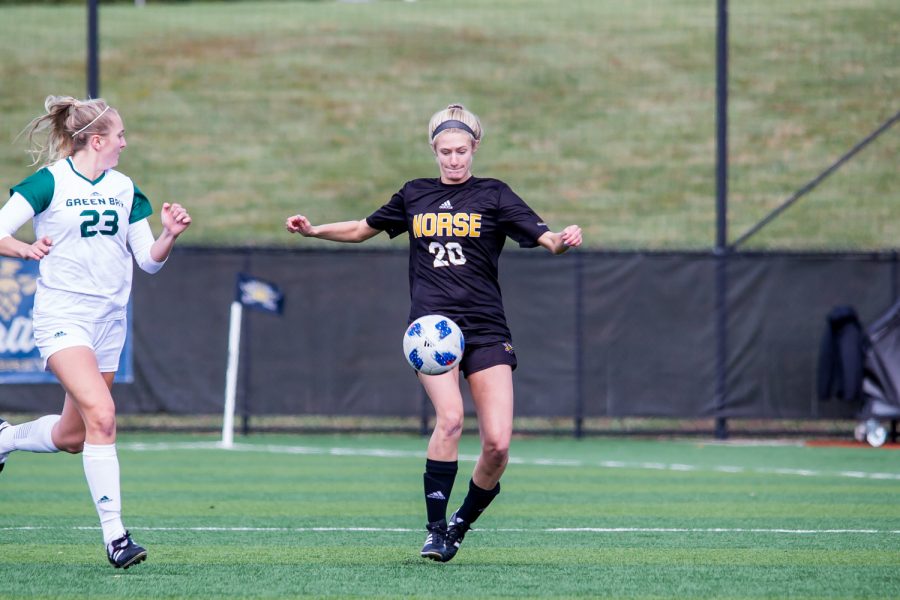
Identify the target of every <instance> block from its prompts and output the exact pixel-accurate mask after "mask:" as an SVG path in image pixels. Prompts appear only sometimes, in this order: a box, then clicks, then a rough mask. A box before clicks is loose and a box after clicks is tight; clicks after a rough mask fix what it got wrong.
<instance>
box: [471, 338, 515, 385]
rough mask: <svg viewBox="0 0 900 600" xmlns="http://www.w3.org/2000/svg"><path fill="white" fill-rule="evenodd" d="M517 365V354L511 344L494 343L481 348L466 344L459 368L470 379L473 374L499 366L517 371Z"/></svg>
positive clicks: (480, 346)
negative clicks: (505, 366)
mask: <svg viewBox="0 0 900 600" xmlns="http://www.w3.org/2000/svg"><path fill="white" fill-rule="evenodd" d="M517 364H518V363H517V362H516V352H515V350H513V346H512V344H511V343H510V342H494V343H492V344H484V345H479V346H474V345H473V346H470V345H468V344H466V350H465V352H463V357H462V360H461V361H460V363H459V368H460V370H461V371H462V373H463V375H464V376H466V377H468V376H469V375H471V374H472V373H477V372H478V371H483V370H484V369H489V368H490V367H496V366H497V365H509V366H510V367H512V370H513V371H515V370H516V365H517Z"/></svg>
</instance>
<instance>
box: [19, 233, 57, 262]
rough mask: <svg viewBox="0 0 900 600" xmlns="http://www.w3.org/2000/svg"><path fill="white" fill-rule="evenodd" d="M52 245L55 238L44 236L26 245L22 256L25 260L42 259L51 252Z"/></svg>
mask: <svg viewBox="0 0 900 600" xmlns="http://www.w3.org/2000/svg"><path fill="white" fill-rule="evenodd" d="M51 246H53V240H51V239H50V238H48V237H42V238H41V239H39V240H36V241H35V242H34V243H33V244H31V245H30V246H25V247H24V248H23V249H22V258H24V259H25V260H41V259H42V258H44V257H45V256H47V255H48V254H50V247H51Z"/></svg>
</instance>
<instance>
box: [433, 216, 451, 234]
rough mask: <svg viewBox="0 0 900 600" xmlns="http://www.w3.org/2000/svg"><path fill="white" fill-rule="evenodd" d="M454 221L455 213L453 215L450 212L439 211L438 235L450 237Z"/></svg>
mask: <svg viewBox="0 0 900 600" xmlns="http://www.w3.org/2000/svg"><path fill="white" fill-rule="evenodd" d="M452 223H453V215H451V214H450V213H438V215H437V234H438V237H450V235H451V225H452Z"/></svg>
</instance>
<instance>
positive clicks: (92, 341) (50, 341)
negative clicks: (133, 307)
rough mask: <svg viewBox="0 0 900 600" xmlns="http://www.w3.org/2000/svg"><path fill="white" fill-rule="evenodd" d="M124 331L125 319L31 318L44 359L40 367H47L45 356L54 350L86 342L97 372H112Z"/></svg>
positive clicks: (122, 342)
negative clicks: (101, 320) (93, 321)
mask: <svg viewBox="0 0 900 600" xmlns="http://www.w3.org/2000/svg"><path fill="white" fill-rule="evenodd" d="M127 332H128V320H127V319H119V320H116V321H104V322H102V323H91V322H89V321H73V320H71V319H66V320H65V321H63V320H54V319H40V320H38V319H35V321H34V341H35V344H37V347H38V350H39V351H40V353H41V358H43V359H44V370H46V369H47V359H49V358H50V357H51V356H53V354H55V353H56V352H59V351H60V350H64V349H65V348H72V347H74V346H87V347H88V348H90V349H91V350H93V351H94V355H95V356H96V357H97V366H99V367H100V372H101V373H115V372H116V371H118V370H119V357H120V356H121V355H122V348H123V347H124V346H125V334H126V333H127Z"/></svg>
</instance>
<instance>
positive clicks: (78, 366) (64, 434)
mask: <svg viewBox="0 0 900 600" xmlns="http://www.w3.org/2000/svg"><path fill="white" fill-rule="evenodd" d="M47 364H48V365H49V366H50V369H51V370H52V371H53V373H54V374H55V375H56V377H57V378H58V379H59V381H60V383H62V385H63V387H64V388H65V390H66V400H67V405H68V406H69V407H74V408H75V409H76V411H77V413H78V414H79V415H80V416H81V419H82V423H83V427H84V437H83V453H82V454H83V462H84V474H85V477H86V478H87V482H88V487H89V488H90V491H91V496H92V499H93V501H94V506H95V507H96V509H97V514H98V516H99V517H100V525H101V527H102V529H103V541H104V545H105V546H106V553H107V558H108V559H109V562H110V564H112V565H113V566H114V567H116V568H125V569H127V568H128V567H130V566H131V565H134V564H137V563H139V562H141V561H143V560H144V559H145V558H146V557H147V551H146V550H145V549H144V548H142V547H140V546H138V545H137V544H135V543H134V542H133V541H132V540H131V536H130V534H129V533H128V531H126V530H125V527H124V525H123V524H122V501H121V492H120V486H119V459H118V455H117V454H116V407H115V403H114V402H113V398H112V394H111V393H110V389H111V388H112V383H113V379H114V377H115V373H101V372H100V369H99V367H98V365H97V359H96V357H95V355H94V352H93V350H91V349H90V348H88V347H86V346H75V347H71V348H65V349H63V350H60V351H59V352H56V353H54V354H53V355H52V356H51V357H50V359H49V360H48V363H47ZM64 410H65V407H64ZM66 425H67V426H68V425H71V423H70V422H67V423H66ZM56 433H57V434H58V436H59V438H60V441H65V442H66V443H70V444H76V443H77V441H78V439H79V437H80V436H79V435H78V428H77V427H74V426H71V427H69V428H68V429H66V428H63V429H60V430H59V431H57V432H56Z"/></svg>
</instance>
